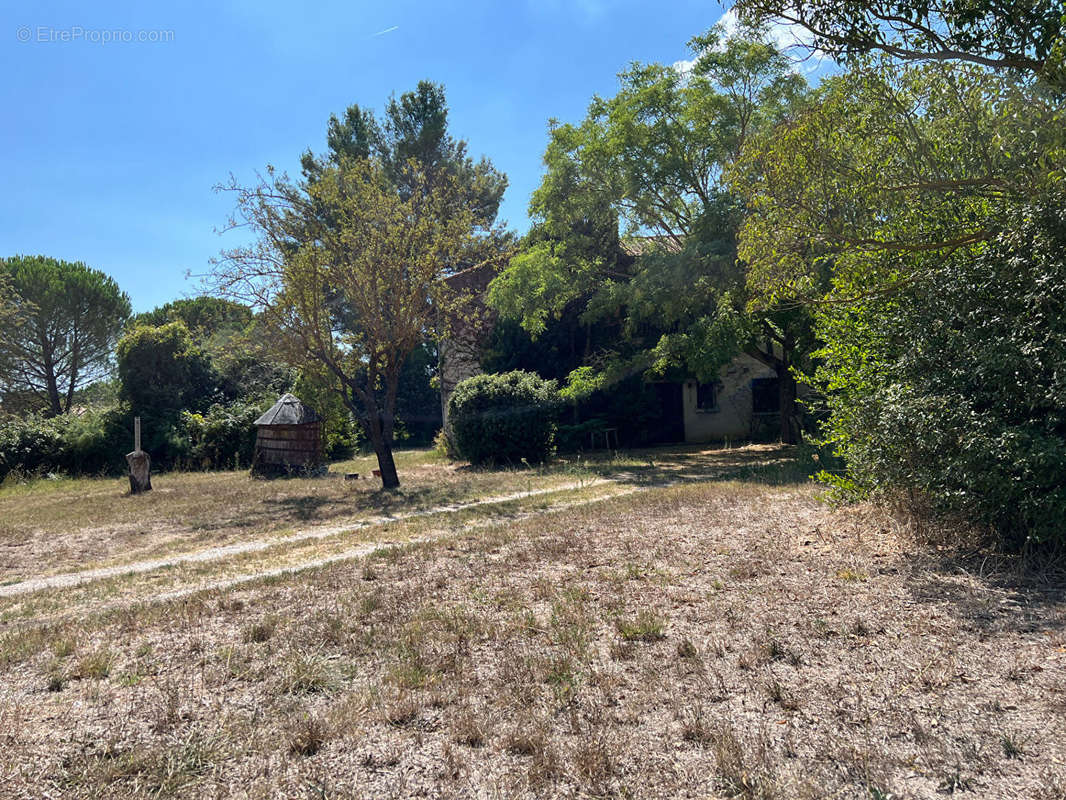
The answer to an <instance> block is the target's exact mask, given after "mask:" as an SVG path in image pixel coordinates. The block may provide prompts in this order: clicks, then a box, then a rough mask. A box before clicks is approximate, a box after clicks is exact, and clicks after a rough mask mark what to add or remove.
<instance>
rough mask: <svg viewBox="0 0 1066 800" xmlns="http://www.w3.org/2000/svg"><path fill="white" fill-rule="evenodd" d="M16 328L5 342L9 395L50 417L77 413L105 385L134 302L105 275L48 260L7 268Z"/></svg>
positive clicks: (21, 259) (0, 344)
mask: <svg viewBox="0 0 1066 800" xmlns="http://www.w3.org/2000/svg"><path fill="white" fill-rule="evenodd" d="M0 273H2V274H3V275H4V276H5V278H6V280H7V281H8V282H9V285H10V287H11V292H12V295H13V298H12V299H13V313H14V319H15V322H14V323H12V321H11V320H10V319H9V321H8V324H6V325H5V327H4V329H3V333H4V335H3V337H2V339H0V361H6V362H7V363H8V370H7V377H6V380H5V385H4V389H5V391H7V392H13V393H18V392H25V393H28V394H30V395H32V396H33V397H35V398H36V400H37V402H38V403H39V404H40V406H41V407H42V409H43V410H44V411H45V412H46V413H47V414H49V415H50V416H55V415H58V414H63V413H66V412H67V411H69V410H70V408H71V401H72V399H73V397H74V393H75V392H76V391H77V390H78V388H79V387H81V386H84V385H87V384H89V383H92V382H93V381H97V380H100V379H101V378H103V377H105V376H106V375H107V373H108V371H109V370H110V368H111V356H112V353H113V352H114V347H115V342H116V340H117V339H118V336H119V334H120V333H121V331H122V326H123V324H124V323H125V321H126V319H127V318H128V317H129V315H130V301H129V297H128V296H127V295H126V294H125V293H124V292H122V291H121V290H120V289H119V288H118V284H116V283H115V281H114V280H113V279H112V278H110V277H109V276H107V275H105V274H104V273H103V272H100V271H99V270H95V269H91V268H89V267H87V266H86V265H85V264H83V263H81V262H80V261H79V262H74V263H70V262H67V261H59V260H57V259H54V258H47V257H45V256H14V257H12V258H8V259H3V260H2V261H0Z"/></svg>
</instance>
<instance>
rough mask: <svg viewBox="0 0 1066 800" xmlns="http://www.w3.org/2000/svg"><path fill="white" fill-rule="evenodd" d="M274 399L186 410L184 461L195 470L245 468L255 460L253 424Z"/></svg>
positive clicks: (182, 424) (183, 425)
mask: <svg viewBox="0 0 1066 800" xmlns="http://www.w3.org/2000/svg"><path fill="white" fill-rule="evenodd" d="M272 404H273V401H272V400H262V401H260V402H241V401H238V402H236V403H231V404H229V405H221V404H218V403H216V404H214V405H212V406H211V407H210V408H208V409H207V411H206V412H205V413H203V414H196V413H191V412H188V411H183V412H182V413H181V423H180V429H181V431H182V433H183V434H184V438H185V440H186V441H185V447H186V450H185V453H184V454H183V464H184V465H185V466H186V467H191V468H193V469H241V468H244V467H247V466H249V465H250V464H251V463H252V455H253V453H254V452H255V438H256V432H257V431H256V428H255V425H254V424H253V423H254V422H255V420H256V419H258V418H259V417H260V416H261V415H262V414H263V413H264V412H265V411H266V410H267V409H269V408H270V406H271V405H272Z"/></svg>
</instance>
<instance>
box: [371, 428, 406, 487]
mask: <svg viewBox="0 0 1066 800" xmlns="http://www.w3.org/2000/svg"><path fill="white" fill-rule="evenodd" d="M374 452H375V453H377V457H378V469H379V470H381V488H382V489H399V488H400V476H399V475H398V474H397V473H396V461H395V460H394V459H393V457H392V444H391V443H390V442H386V441H385V439H384V437H382V438H381V440H380V441H378V442H375V443H374Z"/></svg>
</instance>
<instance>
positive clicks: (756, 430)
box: [681, 353, 781, 442]
mask: <svg viewBox="0 0 1066 800" xmlns="http://www.w3.org/2000/svg"><path fill="white" fill-rule="evenodd" d="M778 392H779V387H778V379H777V373H776V371H774V370H773V369H772V368H771V367H768V366H767V365H766V364H763V363H762V362H761V361H758V360H757V359H755V358H753V357H752V356H750V355H747V354H746V353H742V354H741V355H739V356H737V357H736V358H734V359H733V360H732V361H731V362H729V364H727V365H726V366H725V367H724V368H723V369H722V370H721V372H720V373H719V375H718V379H717V380H716V381H713V382H711V383H700V382H699V381H697V380H696V379H694V378H689V379H688V380H685V381H684V382H682V384H681V417H682V420H683V423H684V436H685V441H686V442H716V441H724V440H738V439H754V440H759V439H767V438H775V437H776V436H777V435H778V433H779V432H780V427H781V426H780V419H781V417H780V413H779V397H778Z"/></svg>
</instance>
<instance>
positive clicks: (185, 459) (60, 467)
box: [0, 399, 273, 480]
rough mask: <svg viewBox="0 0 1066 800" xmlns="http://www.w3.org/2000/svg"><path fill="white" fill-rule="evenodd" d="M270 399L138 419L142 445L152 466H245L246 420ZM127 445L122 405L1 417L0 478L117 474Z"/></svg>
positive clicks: (129, 435)
mask: <svg viewBox="0 0 1066 800" xmlns="http://www.w3.org/2000/svg"><path fill="white" fill-rule="evenodd" d="M272 403H273V400H272V399H265V400H262V401H238V402H235V403H231V404H229V405H222V404H215V405H212V406H211V407H210V408H208V409H207V410H206V411H205V412H204V413H203V414H199V413H191V412H188V411H182V412H180V413H179V414H176V415H171V416H164V417H150V418H147V419H145V420H144V421H143V427H144V430H143V447H144V449H145V450H147V451H148V453H149V454H150V455H151V457H152V469H153V470H156V471H158V470H164V469H172V468H183V469H237V468H241V467H246V466H247V465H248V464H250V463H251V460H252V452H253V449H254V445H255V435H256V429H255V427H254V426H253V424H252V423H253V422H254V421H255V419H256V418H257V417H258V416H259V415H260V414H262V413H263V412H264V411H266V409H268V408H269V407H270V405H271V404H272ZM132 449H133V414H132V413H131V412H130V411H129V409H127V408H110V409H105V410H89V411H87V412H85V413H84V414H81V415H74V414H66V415H62V416H59V417H51V418H49V417H42V416H40V415H28V416H25V417H21V418H18V417H7V418H4V419H3V420H2V421H0V480H3V479H4V478H5V477H7V476H8V475H9V474H14V475H21V476H33V475H43V474H48V473H55V474H63V475H117V474H121V473H122V472H124V471H125V469H126V460H125V455H126V453H128V452H129V451H130V450H132Z"/></svg>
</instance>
